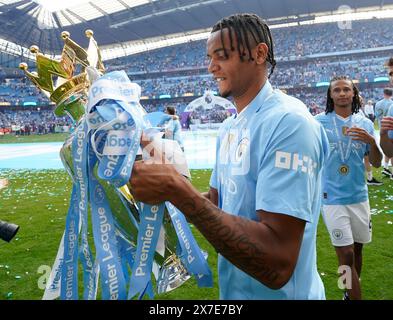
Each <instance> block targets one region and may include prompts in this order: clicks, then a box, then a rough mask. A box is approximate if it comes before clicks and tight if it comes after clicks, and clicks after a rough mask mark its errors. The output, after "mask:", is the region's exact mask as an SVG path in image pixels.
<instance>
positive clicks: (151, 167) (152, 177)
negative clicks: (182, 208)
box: [130, 160, 183, 204]
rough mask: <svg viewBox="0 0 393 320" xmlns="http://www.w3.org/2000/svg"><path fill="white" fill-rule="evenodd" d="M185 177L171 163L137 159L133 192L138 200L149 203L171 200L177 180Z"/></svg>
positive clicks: (133, 175)
mask: <svg viewBox="0 0 393 320" xmlns="http://www.w3.org/2000/svg"><path fill="white" fill-rule="evenodd" d="M177 179H183V177H182V176H181V175H180V174H179V173H178V172H177V171H176V170H175V168H174V167H173V166H172V165H170V164H157V163H153V161H149V160H147V161H136V162H135V163H134V167H133V169H132V174H131V180H130V184H131V192H132V194H133V196H134V197H135V199H136V200H138V201H142V202H144V203H148V204H158V203H161V202H164V201H171V199H172V197H173V196H174V195H176V190H175V182H176V180H177Z"/></svg>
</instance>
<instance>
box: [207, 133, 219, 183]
mask: <svg viewBox="0 0 393 320" xmlns="http://www.w3.org/2000/svg"><path fill="white" fill-rule="evenodd" d="M219 150H220V137H219V136H217V140H216V162H215V164H214V167H213V171H212V174H211V176H210V183H209V184H210V187H212V188H214V189H216V190H218V176H217V167H218V163H219V158H218V156H219Z"/></svg>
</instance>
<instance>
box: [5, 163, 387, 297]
mask: <svg viewBox="0 0 393 320" xmlns="http://www.w3.org/2000/svg"><path fill="white" fill-rule="evenodd" d="M377 171H378V172H380V169H379V170H377ZM210 173H211V172H210V171H209V170H196V171H192V177H193V184H194V186H195V187H197V188H198V189H199V190H200V191H207V186H208V181H209V178H210ZM375 175H376V177H377V178H380V179H382V180H383V182H384V185H383V186H380V187H370V188H369V190H370V202H371V207H372V213H373V216H372V218H373V242H372V243H371V244H370V245H367V246H365V249H364V257H363V259H364V263H363V271H362V275H361V279H362V289H363V297H364V299H377V300H380V299H393V253H392V250H393V224H392V222H393V206H392V200H393V196H392V195H393V193H392V186H393V181H392V182H391V181H390V180H388V179H386V178H381V176H380V175H379V174H378V173H376V174H375ZM0 178H8V179H9V181H10V184H9V187H8V188H6V189H3V190H1V191H0V219H1V220H5V221H9V222H13V223H16V224H18V225H20V230H19V232H18V234H17V235H16V237H15V238H14V239H13V240H12V241H11V242H10V243H6V242H4V241H1V240H0V299H41V297H42V294H43V292H44V291H43V290H42V289H40V288H39V284H41V285H42V283H43V278H42V276H43V275H44V274H43V273H42V271H41V270H40V267H41V268H45V267H42V266H48V267H51V266H52V264H53V261H54V258H55V256H56V253H57V249H58V245H59V242H60V239H61V236H62V233H63V230H64V225H65V217H66V213H67V209H68V203H69V196H70V188H71V181H70V179H69V178H68V176H67V174H66V173H65V172H64V171H61V170H47V171H31V170H29V171H21V170H19V171H15V170H3V171H0ZM192 230H193V232H194V234H195V236H196V239H197V241H198V243H199V244H200V246H201V248H202V249H203V250H206V251H207V252H208V253H209V258H208V262H209V264H210V266H211V269H212V271H213V275H214V287H213V288H202V289H200V288H198V287H197V285H196V282H195V280H194V279H191V280H189V281H187V282H186V283H185V284H184V285H183V286H181V287H180V288H178V289H176V290H174V291H172V292H169V293H166V294H163V295H159V296H156V297H155V298H156V299H207V300H209V299H217V298H218V286H217V271H216V266H217V254H216V252H215V250H214V249H213V248H212V247H211V246H210V245H209V243H208V242H207V241H206V240H205V239H204V238H203V237H202V236H201V235H200V234H199V232H198V231H197V230H196V229H195V228H193V227H192ZM317 241H318V243H317V245H318V270H319V273H320V275H321V278H322V280H323V282H324V284H325V288H326V295H327V298H328V299H339V300H340V299H341V298H342V292H341V290H340V289H339V288H338V286H337V260H336V256H335V253H334V250H333V248H332V246H331V244H330V240H329V237H328V234H327V232H326V229H325V226H324V224H323V221H322V220H320V223H319V228H318V239H317ZM91 243H92V242H91ZM39 271H41V273H40V272H39Z"/></svg>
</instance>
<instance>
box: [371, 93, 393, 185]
mask: <svg viewBox="0 0 393 320" xmlns="http://www.w3.org/2000/svg"><path fill="white" fill-rule="evenodd" d="M392 95H393V91H392V89H390V88H385V89H384V90H383V99H382V100H379V101H378V102H377V103H376V104H375V116H376V119H377V121H378V127H379V129H380V130H381V121H382V119H383V118H384V117H386V116H387V115H388V113H389V109H390V108H391V107H392V106H393V100H392ZM383 160H384V161H383V170H382V174H383V175H385V176H386V177H388V178H391V179H393V176H392V172H391V171H390V170H389V163H390V164H392V159H391V157H388V156H386V155H385V156H384V159H383Z"/></svg>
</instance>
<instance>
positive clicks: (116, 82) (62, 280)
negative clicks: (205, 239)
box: [20, 30, 212, 300]
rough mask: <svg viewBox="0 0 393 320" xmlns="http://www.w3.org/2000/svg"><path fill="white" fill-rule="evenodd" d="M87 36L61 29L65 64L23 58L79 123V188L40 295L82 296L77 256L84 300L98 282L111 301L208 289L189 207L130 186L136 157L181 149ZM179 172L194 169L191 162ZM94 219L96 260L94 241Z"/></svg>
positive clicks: (67, 151)
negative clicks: (141, 198) (190, 283)
mask: <svg viewBox="0 0 393 320" xmlns="http://www.w3.org/2000/svg"><path fill="white" fill-rule="evenodd" d="M86 36H87V37H88V38H89V48H88V49H87V50H85V49H83V48H82V47H81V46H79V45H78V44H77V43H75V42H74V41H73V40H72V39H71V38H70V34H69V33H68V32H63V33H62V38H63V40H64V42H65V45H64V48H63V52H62V55H61V60H60V61H57V60H54V59H51V58H49V57H47V56H45V55H44V54H42V53H41V52H40V51H39V48H38V47H37V46H32V47H31V48H30V50H31V52H32V53H34V54H35V55H36V63H37V72H29V71H28V67H27V64H25V63H21V64H20V68H21V69H22V70H24V72H25V74H26V75H27V76H28V77H29V78H30V80H31V81H32V82H33V83H34V84H35V85H36V86H37V87H38V88H39V89H40V90H41V91H42V92H43V93H44V94H45V95H46V96H47V97H48V98H49V99H50V100H51V101H53V102H55V104H56V108H55V110H54V113H55V114H56V116H64V115H68V116H70V117H71V119H72V120H73V121H74V122H75V124H76V127H75V130H74V131H73V133H72V134H71V135H70V136H69V137H68V138H67V139H66V141H65V143H64V145H63V147H62V149H61V151H60V156H61V159H62V161H63V164H64V167H65V169H66V170H67V172H68V173H69V175H70V177H71V179H72V181H73V189H72V195H71V202H70V208H69V210H68V214H67V219H66V228H65V231H64V234H63V237H62V240H61V243H60V247H59V250H58V253H57V257H56V260H55V263H54V266H53V268H52V273H51V275H50V278H49V281H48V282H47V287H46V290H45V294H44V297H43V299H56V298H58V297H59V296H60V298H61V299H78V265H79V261H80V262H81V264H82V266H83V283H84V286H83V287H84V290H83V298H84V299H96V296H97V287H98V283H99V280H100V284H101V289H102V298H103V299H113V300H117V299H127V298H128V299H132V298H134V297H135V296H137V297H139V298H142V297H143V296H144V294H146V293H147V294H148V295H149V296H150V297H152V296H153V291H157V292H158V293H162V292H168V291H170V290H173V289H175V288H177V287H179V286H180V285H181V284H183V283H184V282H185V281H187V280H188V279H189V278H190V277H191V276H192V275H194V276H195V279H196V280H197V283H198V285H199V286H211V285H212V276H211V271H210V269H209V267H208V265H207V263H206V259H205V257H204V255H203V253H202V252H201V250H200V248H199V247H198V245H197V243H196V241H195V239H194V238H193V236H192V233H191V231H190V229H189V226H188V224H187V222H186V220H185V218H184V216H183V214H182V213H181V212H180V211H179V210H177V209H176V208H175V207H174V206H173V205H172V204H170V203H162V204H159V205H156V206H150V205H147V204H143V203H137V202H136V201H135V200H134V198H133V196H132V190H131V188H130V186H129V183H128V181H129V179H130V176H131V173H132V165H133V163H134V161H136V160H140V159H142V158H143V159H147V158H149V156H150V154H151V152H150V151H151V148H153V149H155V150H156V151H157V150H158V151H160V150H161V151H162V150H163V149H165V154H168V152H167V151H168V150H172V151H173V154H178V152H179V149H180V148H178V149H176V148H177V147H176V145H174V144H173V143H172V141H170V142H168V141H166V142H164V141H163V140H162V139H160V138H157V136H159V135H157V132H156V131H154V130H151V128H150V125H149V115H148V114H146V112H145V110H144V109H143V107H142V106H141V105H140V103H139V98H140V94H141V89H140V87H139V85H137V84H135V83H131V82H130V81H129V79H128V77H127V75H126V74H125V72H119V71H116V72H112V73H107V74H104V72H105V69H104V65H103V63H102V59H101V56H100V51H99V49H98V46H97V43H96V42H95V40H94V38H93V32H92V31H91V30H87V31H86ZM56 77H57V79H55V78H56ZM142 132H144V134H145V135H146V136H147V137H148V138H149V139H150V140H151V143H150V149H149V150H148V152H146V151H145V150H142V148H141V145H140V139H141V135H142ZM182 156H183V157H184V155H182V154H181V157H182ZM175 167H176V166H175ZM178 170H179V172H181V173H182V174H184V175H189V172H188V168H184V166H180V167H179V168H178ZM89 221H91V225H92V229H93V238H94V245H95V252H96V257H95V258H94V257H93V254H92V250H91V249H90V244H89V241H88V224H89ZM152 273H153V274H154V276H155V278H156V287H157V288H156V290H153V285H152V281H151V275H152Z"/></svg>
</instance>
